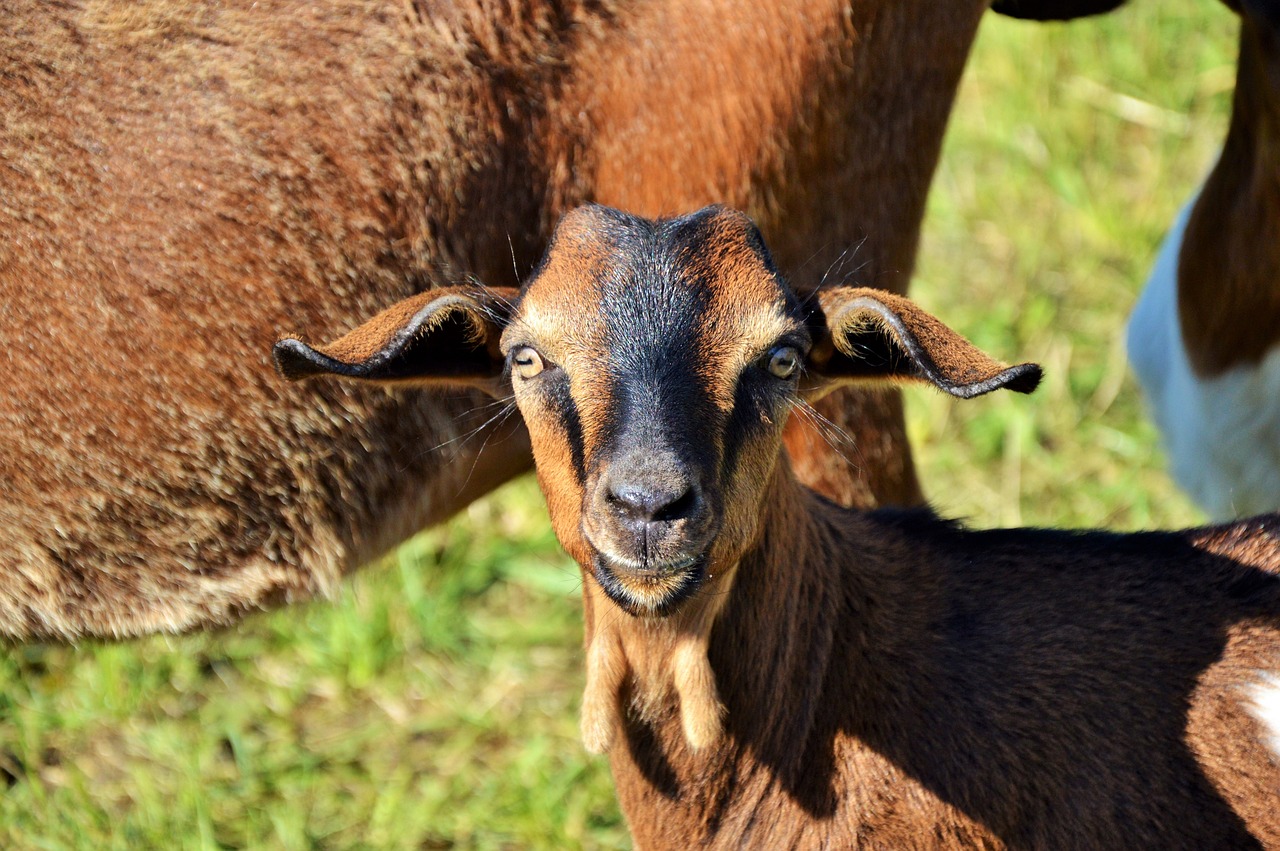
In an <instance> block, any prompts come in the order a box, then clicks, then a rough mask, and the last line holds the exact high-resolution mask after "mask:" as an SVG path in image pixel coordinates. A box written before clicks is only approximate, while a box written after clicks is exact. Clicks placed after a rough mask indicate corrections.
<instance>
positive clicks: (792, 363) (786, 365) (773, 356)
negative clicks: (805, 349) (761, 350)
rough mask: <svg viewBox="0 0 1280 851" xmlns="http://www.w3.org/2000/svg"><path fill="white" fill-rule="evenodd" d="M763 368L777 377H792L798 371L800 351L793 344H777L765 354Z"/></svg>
mask: <svg viewBox="0 0 1280 851" xmlns="http://www.w3.org/2000/svg"><path fill="white" fill-rule="evenodd" d="M764 368H765V369H767V370H769V374H771V375H773V376H775V377H777V378H781V379H784V380H785V379H788V378H794V377H795V374H796V373H797V372H799V371H800V352H799V351H797V350H796V348H795V346H778V347H777V348H775V349H773V350H772V351H770V352H769V354H767V355H765V362H764Z"/></svg>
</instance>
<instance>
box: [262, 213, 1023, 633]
mask: <svg viewBox="0 0 1280 851" xmlns="http://www.w3.org/2000/svg"><path fill="white" fill-rule="evenodd" d="M275 355H276V363H277V366H278V367H279V368H280V370H281V372H282V373H284V374H285V376H286V377H289V378H300V377H306V376H309V375H314V374H318V373H329V374H337V375H341V376H345V377H350V378H363V379H373V380H378V381H397V382H403V381H421V382H427V383H444V384H466V385H473V386H481V387H486V388H488V389H489V390H490V391H491V392H493V393H494V394H495V395H500V396H504V397H505V396H506V391H507V390H508V389H510V391H511V397H510V398H514V401H515V403H516V404H517V405H518V407H519V409H520V412H521V413H522V414H523V416H524V419H525V422H526V424H527V425H528V428H529V433H530V437H531V439H532V442H533V453H534V460H535V462H536V467H537V470H538V477H539V481H540V483H541V485H542V489H543V492H544V493H545V494H546V497H547V502H548V505H549V507H550V510H551V517H552V522H553V524H554V525H555V529H556V534H557V535H558V537H559V538H560V541H561V543H562V544H563V545H564V547H565V549H566V550H568V551H569V553H570V555H572V556H573V557H574V558H575V559H576V560H577V561H578V563H579V564H580V565H582V566H583V568H584V570H586V571H588V572H589V573H590V574H591V575H592V576H594V578H595V580H596V582H598V583H599V586H600V588H601V589H602V590H603V591H604V592H605V593H606V594H607V595H608V596H609V597H610V598H611V599H612V600H613V601H614V602H615V603H617V604H618V605H619V606H620V607H622V608H623V609H624V610H626V611H628V612H630V613H632V614H656V615H662V614H666V613H669V612H671V611H672V610H674V609H675V608H676V607H677V606H678V605H679V604H680V603H681V601H683V600H685V599H687V598H688V597H690V596H691V595H692V594H694V592H696V591H697V590H698V589H699V588H700V587H702V586H703V584H704V583H706V582H707V581H708V580H709V579H711V578H713V577H715V578H717V579H718V580H721V581H727V579H728V578H729V577H731V574H732V570H733V567H734V565H736V563H737V561H738V557H739V556H740V555H741V553H742V552H743V551H744V550H745V549H746V548H747V547H749V546H750V545H751V544H752V542H753V541H754V538H755V536H756V534H757V531H758V524H759V521H760V516H761V513H762V501H763V499H764V496H765V493H766V491H767V487H768V484H769V481H770V479H771V476H772V473H773V470H774V467H775V465H776V462H777V458H778V454H779V452H780V450H781V444H782V427H783V425H784V424H785V421H786V417H787V414H788V412H789V410H790V408H791V406H792V405H793V404H795V403H797V402H798V401H799V400H800V399H801V398H802V396H804V395H810V396H811V395H814V394H817V393H820V392H823V391H824V390H825V389H827V388H829V387H831V386H834V385H835V384H837V383H840V382H844V381H863V380H872V381H879V380H885V379H890V380H904V379H922V380H927V381H929V382H931V383H933V384H935V385H936V386H938V387H940V388H942V389H944V390H946V391H948V392H950V393H953V394H955V395H958V396H964V397H968V396H974V395H977V394H979V393H984V392H987V391H988V390H992V389H995V388H997V387H1009V388H1011V389H1016V390H1022V391H1024V392H1025V391H1027V390H1030V389H1031V388H1033V387H1034V386H1035V384H1036V382H1037V381H1038V380H1039V369H1038V368H1037V367H1035V366H1033V365H1030V364H1025V365H1023V366H1019V367H1011V368H1007V367H1005V366H1004V365H1002V364H999V363H997V362H995V361H993V360H991V359H990V358H988V357H987V356H986V355H983V354H982V353H981V352H979V351H978V350H977V349H975V348H973V347H972V346H971V345H969V344H968V343H967V342H966V341H964V340H963V339H962V338H960V337H959V336H958V335H956V334H955V333H954V332H952V331H951V330H950V329H948V328H946V327H945V326H944V325H942V323H941V322H939V321H938V320H937V319H934V318H933V317H932V316H930V315H929V314H927V313H924V311H922V310H920V309H919V308H918V307H916V306H915V305H914V304H912V303H911V302H909V301H907V300H906V299H904V298H901V297H898V296H893V295H891V294H889V293H882V292H877V291H874V290H863V289H849V288H844V287H838V288H832V289H830V290H824V291H822V292H820V293H818V294H817V295H816V296H815V297H814V298H813V299H811V300H810V303H809V304H806V305H802V304H801V303H800V301H799V300H798V299H797V298H796V297H795V296H794V295H793V294H792V293H791V291H790V290H789V289H788V287H787V285H786V283H785V282H784V281H783V280H782V278H781V276H780V275H779V274H778V272H777V270H776V269H775V268H774V266H773V262H772V260H771V259H770V257H769V253H768V250H767V249H766V248H765V246H764V243H763V241H762V240H761V238H760V234H759V232H758V231H757V230H756V228H755V226H754V225H753V224H752V223H751V221H750V220H749V219H747V218H746V217H745V216H743V215H742V214H740V213H736V212H733V211H730V210H726V209H724V208H719V207H709V208H707V209H705V210H702V211H700V212H697V213H694V214H692V215H689V216H685V217H682V218H678V219H668V220H659V221H656V222H655V221H650V220H647V219H641V218H637V217H634V216H629V215H626V214H624V213H619V212H617V211H614V210H609V209H606V208H603V207H585V208H582V209H579V210H577V211H575V212H574V213H571V214H570V215H569V216H567V217H566V218H565V220H564V221H563V222H562V223H561V225H560V226H559V228H557V230H556V233H555V236H554V238H553V240H552V243H551V247H550V248H549V249H548V252H547V256H546V258H545V259H544V261H543V263H542V265H541V266H540V267H539V269H538V271H537V272H536V273H535V275H534V276H533V278H532V279H531V280H530V281H529V282H528V283H526V284H525V286H524V288H523V289H522V290H521V291H520V292H519V293H517V292H515V291H512V290H507V291H503V290H492V289H483V288H463V287H459V288H453V289H448V290H435V291H431V292H427V293H423V294H421V295H418V296H415V297H413V298H411V299H408V300H406V301H404V302H401V303H400V304H398V305H395V306H393V307H392V308H390V309H388V310H386V311H384V312H383V313H382V314H379V315H378V316H377V317H375V318H374V319H372V320H370V321H369V322H367V323H365V325H363V326H360V327H359V328H357V329H356V330H354V331H352V332H351V333H349V334H348V335H346V336H345V337H343V338H341V339H340V340H338V341H336V342H334V343H333V344H331V345H329V346H326V347H323V348H321V349H313V348H311V347H309V346H307V345H305V344H303V343H301V342H300V341H298V340H296V339H286V340H283V341H281V342H280V343H278V344H277V346H276V350H275Z"/></svg>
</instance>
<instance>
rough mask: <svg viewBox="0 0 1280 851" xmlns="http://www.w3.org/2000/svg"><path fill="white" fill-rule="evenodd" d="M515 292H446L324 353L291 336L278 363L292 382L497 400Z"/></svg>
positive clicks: (276, 352) (409, 305)
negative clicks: (464, 391)
mask: <svg viewBox="0 0 1280 851" xmlns="http://www.w3.org/2000/svg"><path fill="white" fill-rule="evenodd" d="M518 294H519V291H518V290H515V289H513V288H510V287H494V288H484V289H481V288H479V287H447V288H443V289H437V290H428V291H427V292H424V293H419V294H418V295H416V296H413V297H412V298H407V299H405V300H404V301H402V302H399V303H397V304H394V305H392V306H391V307H389V308H387V309H386V310H384V311H382V312H381V313H379V314H378V315H377V316H375V317H373V318H372V319H370V320H369V321H368V322H366V323H364V324H363V325H361V326H359V327H357V328H355V329H354V330H352V331H350V332H348V333H347V334H346V335H345V336H342V337H339V338H338V339H337V340H334V341H333V342H332V343H329V344H327V345H324V346H314V347H313V346H309V345H307V344H306V343H304V342H302V340H300V339H298V338H296V337H284V338H282V339H281V340H280V341H279V342H278V343H276V345H275V348H274V349H272V352H271V353H272V356H273V357H274V359H275V363H276V369H277V370H278V371H279V372H280V374H281V375H283V376H284V377H285V378H287V379H289V380H290V381H298V380H299V379H303V378H311V377H313V376H317V375H336V376H339V377H342V378H357V379H362V380H364V381H376V382H383V383H406V384H418V385H432V384H435V385H441V386H448V385H453V386H464V387H478V388H480V389H482V390H485V391H488V392H491V393H497V392H498V391H497V381H498V379H500V378H501V376H502V371H503V359H502V353H501V351H499V349H498V340H499V339H500V338H501V336H502V329H503V328H505V327H506V325H507V322H508V321H510V318H511V309H512V305H513V303H514V301H515V299H516V297H517V295H518Z"/></svg>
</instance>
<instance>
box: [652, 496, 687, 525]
mask: <svg viewBox="0 0 1280 851" xmlns="http://www.w3.org/2000/svg"><path fill="white" fill-rule="evenodd" d="M697 501H698V497H697V494H695V493H694V492H693V488H685V491H684V493H682V494H680V495H679V496H678V497H676V498H675V499H673V500H671V501H670V502H668V503H667V504H666V505H664V506H662V507H661V508H659V509H658V510H657V511H655V512H654V513H653V519H654V520H660V521H671V520H679V519H680V518H682V517H688V516H689V515H690V514H692V513H693V508H694V505H696V504H697Z"/></svg>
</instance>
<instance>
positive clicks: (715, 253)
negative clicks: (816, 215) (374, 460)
mask: <svg viewBox="0 0 1280 851" xmlns="http://www.w3.org/2000/svg"><path fill="white" fill-rule="evenodd" d="M275 356H276V362H277V365H278V367H279V369H280V371H281V372H282V373H283V374H284V375H285V376H286V377H288V378H291V379H298V378H304V377H308V376H313V375H320V374H333V375H339V376H345V377H349V378H358V379H366V380H373V381H391V382H422V383H428V384H457V385H465V386H473V387H483V388H486V389H488V390H489V391H490V392H493V393H495V394H497V395H500V396H505V395H506V394H507V393H509V392H513V393H514V403H515V404H516V405H517V406H518V407H519V409H520V412H521V413H522V414H523V416H524V419H525V422H526V424H527V426H528V428H529V433H530V435H531V438H532V442H533V450H534V457H535V466H536V469H537V473H538V477H539V481H540V483H541V486H542V489H543V492H544V493H545V495H546V498H547V502H548V503H549V505H550V510H551V517H552V522H553V524H554V526H555V530H556V534H557V535H558V536H559V538H560V541H561V542H562V543H563V545H564V547H565V548H566V549H567V550H568V551H569V553H570V554H571V555H572V556H573V557H574V558H575V559H576V560H577V561H578V563H579V564H580V565H581V566H582V570H583V576H584V580H583V596H584V601H585V605H586V632H587V635H586V647H587V650H586V656H587V670H588V679H587V691H586V695H585V698H584V705H583V732H584V736H585V739H586V742H587V745H588V746H589V747H591V748H593V749H597V750H603V749H608V750H609V751H610V755H611V760H612V767H613V771H614V775H615V778H616V780H617V784H618V792H619V796H620V798H621V801H622V804H623V808H624V810H625V811H626V814H627V818H628V820H629V823H630V826H631V829H632V831H633V833H634V835H635V838H636V842H637V845H638V846H640V847H646V848H656V847H665V848H682V847H691V846H694V845H700V844H705V845H714V846H717V847H727V848H736V847H741V846H755V847H769V848H783V847H814V848H817V847H824V848H826V847H848V846H850V845H853V844H861V845H867V846H874V847H885V848H905V847H925V846H927V847H954V846H981V847H999V846H1002V845H1009V846H1016V847H1051V848H1120V847H1124V848H1133V847H1153V848H1154V847H1158V848H1196V849H1204V848H1225V847H1256V846H1258V845H1259V844H1260V843H1262V844H1266V845H1269V846H1273V847H1280V814H1277V812H1276V810H1275V806H1274V805H1275V801H1276V794H1277V790H1280V765H1278V764H1277V763H1276V762H1274V761H1273V759H1274V755H1273V754H1272V753H1270V752H1269V751H1268V750H1267V749H1266V747H1265V745H1264V742H1266V741H1267V738H1266V737H1267V735H1268V732H1269V731H1268V729H1267V727H1266V726H1265V723H1263V721H1260V720H1259V719H1260V718H1261V719H1265V718H1266V715H1267V711H1268V710H1270V711H1271V712H1272V713H1274V711H1275V708H1276V699H1275V697H1274V694H1275V677H1276V674H1275V673H1273V672H1274V671H1276V670H1277V668H1280V634H1278V632H1277V627H1280V623H1278V622H1277V621H1278V619H1280V579H1278V577H1277V575H1276V573H1277V569H1278V568H1280V520H1277V519H1275V518H1263V519H1258V520H1253V521H1250V522H1246V523H1239V524H1236V525H1233V526H1223V527H1217V528H1211V529H1201V530H1193V531H1189V532H1180V533H1147V534H1131V535H1116V534H1106V533H1101V532H1090V533H1068V532H1057V531H1040V530H1025V529H1019V530H1004V531H979V532H974V531H966V530H964V529H962V528H961V527H959V526H958V525H956V524H954V523H950V522H946V521H943V520H940V519H938V518H936V517H934V516H933V515H931V514H930V513H929V512H927V511H924V510H915V511H879V512H872V513H863V512H857V511H852V510H848V509H844V508H840V507H838V506H836V505H834V504H832V503H831V502H828V501H827V500H825V499H823V498H822V497H820V496H818V495H817V494H815V493H814V492H812V491H811V490H808V489H807V488H805V487H803V486H801V485H800V484H799V483H798V482H797V481H796V479H795V478H794V477H793V475H792V472H791V469H790V467H789V465H788V462H787V461H786V456H785V454H783V453H782V452H781V448H782V431H783V427H784V425H785V423H786V421H787V418H788V414H789V412H790V411H791V409H792V408H794V407H796V406H803V405H805V404H807V400H810V399H812V398H814V397H815V396H817V395H819V394H821V393H822V392H825V391H826V390H829V389H830V388H831V387H833V386H835V385H838V384H841V383H847V382H861V381H883V380H894V381H902V380H908V381H927V382H930V383H932V384H934V385H936V386H938V387H940V388H942V389H943V390H945V391H947V392H949V393H952V394H954V395H956V396H960V397H970V396H975V395H978V394H981V393H986V392H988V391H990V390H994V389H997V388H1000V387H1005V388H1009V389H1013V390H1017V391H1020V392H1028V391H1030V390H1031V389H1033V388H1034V387H1035V385H1036V383H1037V382H1038V380H1039V376H1040V372H1039V369H1038V367H1036V366H1034V365H1030V364H1024V365H1021V366H1014V367H1006V366H1004V365H1002V364H999V363H996V362H995V361H993V360H991V359H990V358H988V357H987V356H985V355H983V354H982V353H981V352H979V351H978V350H976V349H975V348H973V346H971V345H970V344H969V343H967V342H966V341H965V340H963V339H962V338H960V337H959V336H957V335H956V334H955V333H954V332H952V331H950V330H949V329H947V328H946V327H945V326H943V325H942V324H941V323H940V322H938V320H936V319H934V318H933V317H931V316H929V315H928V314H926V313H924V312H923V311H921V310H920V309H919V308H918V307H916V306H914V305H913V304H912V303H911V302H909V301H907V300H906V299H904V298H901V297H899V296H895V295H892V294H889V293H884V292H880V291H875V290H867V289H849V288H833V289H829V290H824V291H821V292H820V293H819V294H818V295H817V296H816V298H814V299H812V300H810V301H809V302H808V303H804V302H802V301H801V300H800V299H798V298H797V297H796V296H795V294H794V293H793V292H792V291H791V290H790V289H789V288H788V286H787V284H786V283H784V282H783V280H782V279H781V278H780V276H779V274H778V273H777V271H776V269H775V267H774V264H773V262H772V260H771V258H770V255H769V254H768V252H767V250H766V248H765V246H764V244H763V241H762V240H761V237H760V235H759V233H758V231H757V230H756V229H755V227H754V226H753V225H752V224H751V222H750V221H749V220H748V219H747V218H746V217H745V216H743V215H741V214H738V213H734V212H730V211H728V210H725V209H723V208H709V209H707V210H703V211H702V212H699V213H695V214H693V215H690V216H686V217H684V218H679V219H672V220H661V221H657V222H654V221H649V220H645V219H641V218H636V217H632V216H628V215H625V214H622V213H618V212H614V211H612V210H608V209H605V208H601V207H589V208H584V209H581V210H578V211H576V212H574V213H572V214H571V215H569V216H568V217H567V218H566V219H565V220H564V222H563V223H562V224H561V225H560V227H559V229H558V230H557V231H556V234H555V237H554V240H553V242H552V245H551V247H550V249H549V251H548V254H547V257H546V259H545V260H544V262H543V265H542V266H541V267H540V269H539V270H538V272H537V273H536V275H535V276H534V277H533V278H532V279H531V280H530V281H528V282H527V283H526V284H525V285H524V287H523V288H522V289H521V290H520V291H518V292H517V291H515V290H494V289H481V288H455V289H451V290H448V291H442V292H435V293H428V294H423V295H420V296H418V297H415V298H413V299H410V300H408V301H405V302H402V303H401V304H399V305H397V306H395V307H393V308H391V309H390V310H387V311H386V312H384V313H382V314H380V315H379V316H377V317H376V318H374V319H373V320H371V321H369V322H368V323H367V324H365V325H363V326H361V327H360V328H358V329H356V330H355V331H352V332H351V333H350V334H348V335H347V336H345V337H343V338H341V339H339V340H337V341H336V342H334V343H333V344H331V345H328V346H324V347H321V348H311V347H309V346H307V345H305V344H304V343H302V342H300V341H299V340H297V339H285V340H282V341H281V342H280V343H278V344H277V346H276V350H275ZM1271 720H1272V721H1274V720H1275V719H1274V718H1272V719H1271ZM1277 732H1280V731H1277V730H1274V729H1273V730H1271V731H1270V734H1271V735H1275V734H1276V733H1277ZM1272 743H1274V741H1273V742H1272Z"/></svg>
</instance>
